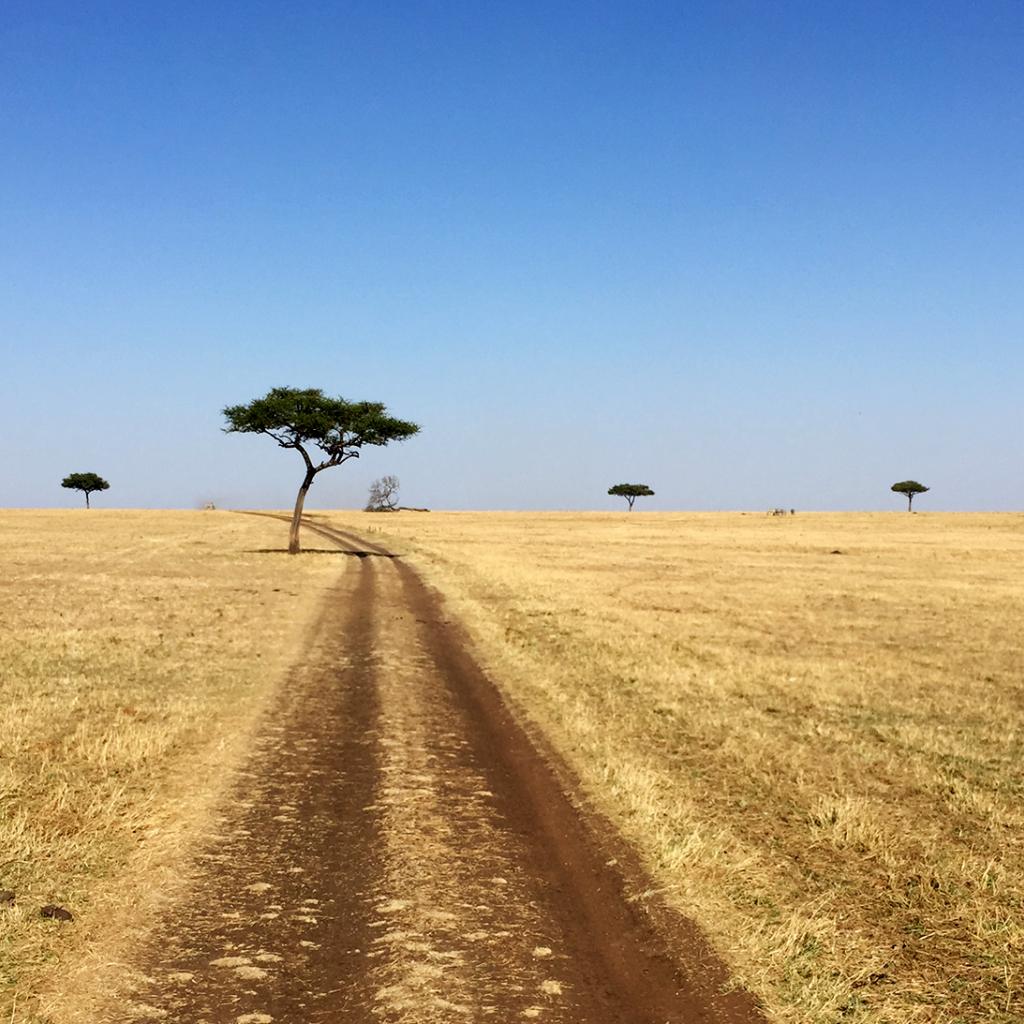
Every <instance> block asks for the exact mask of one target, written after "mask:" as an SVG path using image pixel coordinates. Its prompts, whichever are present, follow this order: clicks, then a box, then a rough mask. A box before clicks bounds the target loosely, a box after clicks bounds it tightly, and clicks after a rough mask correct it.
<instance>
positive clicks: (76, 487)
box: [60, 473, 110, 508]
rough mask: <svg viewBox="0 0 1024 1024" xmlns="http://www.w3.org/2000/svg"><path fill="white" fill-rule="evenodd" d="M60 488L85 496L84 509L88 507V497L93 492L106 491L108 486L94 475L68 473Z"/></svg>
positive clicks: (101, 478)
mask: <svg viewBox="0 0 1024 1024" xmlns="http://www.w3.org/2000/svg"><path fill="white" fill-rule="evenodd" d="M60 485H61V487H66V488H68V490H70V491H82V492H83V493H84V494H85V507H86V508H88V507H89V495H90V494H92V493H94V492H95V491H107V490H109V489H110V484H108V483H107V481H106V480H104V479H103V477H101V476H99V475H98V474H96V473H69V474H68V475H67V476H66V477H64V479H63V480H61V482H60Z"/></svg>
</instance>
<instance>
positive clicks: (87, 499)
mask: <svg viewBox="0 0 1024 1024" xmlns="http://www.w3.org/2000/svg"><path fill="white" fill-rule="evenodd" d="M85 507H86V508H88V507H89V492H88V491H86V492H85Z"/></svg>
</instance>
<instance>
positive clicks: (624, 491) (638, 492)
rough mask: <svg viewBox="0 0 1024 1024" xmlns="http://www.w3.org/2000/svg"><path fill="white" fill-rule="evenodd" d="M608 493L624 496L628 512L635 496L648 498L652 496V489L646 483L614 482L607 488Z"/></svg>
mask: <svg viewBox="0 0 1024 1024" xmlns="http://www.w3.org/2000/svg"><path fill="white" fill-rule="evenodd" d="M608 493H609V494H613V495H614V496H615V497H617V498H625V499H626V503H627V504H628V505H629V511H630V512H632V511H633V502H634V501H636V499H637V498H650V497H653V496H654V491H652V490H651V489H650V487H648V486H647V484H616V485H615V486H614V487H609V488H608Z"/></svg>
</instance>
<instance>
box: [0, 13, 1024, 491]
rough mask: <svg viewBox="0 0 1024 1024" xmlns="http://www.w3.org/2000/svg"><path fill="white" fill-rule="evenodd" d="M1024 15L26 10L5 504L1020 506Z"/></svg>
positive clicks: (13, 173) (7, 210) (9, 26)
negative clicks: (899, 491) (330, 418)
mask: <svg viewBox="0 0 1024 1024" xmlns="http://www.w3.org/2000/svg"><path fill="white" fill-rule="evenodd" d="M1022 200H1024V4H1021V3H1020V2H1012V3H998V2H988V3H986V2H979V3H968V2H966V0H964V2H961V3H942V2H921V3H891V2H886V3H871V2H856V3H854V2H850V3H831V2H829V3H820V2H807V3H795V2H794V3H769V2H759V3H729V2H716V3H703V4H702V3H674V4H659V3H633V2H629V3H627V2H620V3H600V2H588V3H576V4H564V3H563V4H560V3H550V2H545V3H522V2H521V3H478V2H468V0H467V2H465V3H432V2H417V3H386V2H381V0H373V2H365V3H341V2H338V3H330V4H328V3H284V2H281V3H266V2H264V3H261V2H248V3H231V2H218V3H215V4H211V3H207V2H202V3H199V2H178V3H173V4H155V3H103V2H97V3H90V4H82V3H49V2H46V0H29V2H24V0H7V2H6V3H4V5H3V8H2V11H0V355H2V361H0V388H2V398H3V400H2V403H0V423H2V437H3V440H2V444H0V505H64V504H76V503H77V501H78V498H77V496H76V495H73V494H71V493H70V492H66V491H62V490H61V489H60V487H59V481H60V478H61V477H62V476H63V475H64V474H65V473H67V472H69V471H72V470H95V471H97V472H100V473H102V474H103V475H104V476H106V477H107V478H108V479H109V480H110V481H111V482H112V484H113V489H112V490H111V491H110V492H108V494H106V495H104V496H103V497H102V498H100V499H99V501H98V503H100V504H107V505H121V506H136V505H142V506H168V507H173V506H185V507H189V506H192V505H194V504H195V503H196V502H197V501H200V500H202V499H206V498H212V499H214V500H216V501H217V502H218V503H221V504H226V505H245V506H257V505H274V506H285V505H289V504H290V503H291V501H292V500H293V498H294V491H295V488H296V486H297V484H298V479H299V475H300V467H299V464H298V459H297V457H296V456H295V455H294V453H290V452H279V451H278V450H276V449H274V448H273V446H272V444H271V443H270V442H269V441H266V440H264V439H258V438H243V437H238V436H227V435H223V434H221V433H220V432H219V428H220V425H221V417H220V415H219V410H220V408H221V407H222V406H223V405H225V404H228V403H235V402H239V401H245V400H247V399H249V398H251V397H254V396H255V395H257V394H261V393H263V392H264V391H265V390H266V389H268V388H269V387H271V386H274V385H279V384H287V385H294V386H302V387H306V386H320V387H323V388H324V389H326V390H328V391H330V392H333V393H337V394H342V395H344V396H346V397H350V398H372V399H379V400H383V401H386V402H387V403H388V404H389V406H390V407H391V409H392V410H393V412H394V413H396V414H397V415H400V416H404V417H407V418H412V419H416V420H418V421H420V422H421V423H422V424H423V434H422V435H421V436H420V437H419V438H417V439H415V440H413V441H411V442H408V443H407V444H405V445H403V446H401V447H398V448H395V449H386V450H376V451H370V452H368V453H367V456H366V457H365V458H364V459H363V460H362V461H361V462H356V463H350V464H348V465H346V466H345V467H343V468H342V469H340V470H334V471H332V472H331V473H328V474H324V475H323V476H321V477H320V479H319V480H318V482H317V484H316V486H315V488H314V491H313V492H312V494H311V504H313V505H320V506H328V505H332V506H334V505H358V504H361V503H362V501H363V499H364V496H365V488H366V485H367V483H368V482H369V480H370V479H372V478H373V477H375V476H379V475H382V474H383V473H388V472H393V473H397V474H398V475H399V476H400V477H401V479H402V481H403V485H404V486H403V497H404V500H406V501H408V502H410V503H413V504H427V505H431V506H434V507H438V508H440V507H453V508H460V507H461V508H514V507H525V508H588V507H589V508H618V507H619V505H620V502H618V501H614V500H613V499H611V498H608V497H607V496H606V495H605V491H606V490H607V488H608V486H609V485H610V484H612V483H616V482H618V481H620V480H639V481H644V482H648V483H650V484H651V485H653V486H654V488H655V490H656V491H657V497H656V498H655V499H652V500H650V501H649V502H648V504H647V506H646V507H648V508H652V509H653V508H755V509H759V508H763V507H766V506H769V505H784V506H787V507H788V506H796V507H798V508H890V507H891V508H899V507H900V502H901V501H902V499H899V498H898V497H897V496H896V495H891V494H890V493H889V491H888V486H889V484H890V483H892V482H893V481H894V480H898V479H903V478H905V477H908V476H909V477H915V478H917V479H919V480H922V481H923V482H925V483H927V484H930V485H931V486H932V488H933V490H932V493H931V494H929V495H927V496H926V497H925V498H922V499H920V502H919V504H920V507H921V508H922V510H925V509H927V508H962V509H972V508H1024V444H1022V425H1024V415H1022V395H1024V216H1022Z"/></svg>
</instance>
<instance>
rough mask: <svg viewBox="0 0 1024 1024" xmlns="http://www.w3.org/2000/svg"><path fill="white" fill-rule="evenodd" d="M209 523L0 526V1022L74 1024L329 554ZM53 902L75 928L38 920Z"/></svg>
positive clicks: (39, 516)
mask: <svg viewBox="0 0 1024 1024" xmlns="http://www.w3.org/2000/svg"><path fill="white" fill-rule="evenodd" d="M285 530H286V527H285V526H284V525H283V524H282V523H278V522H273V521H270V520H266V519H257V518H251V517H245V516H235V515H230V514H227V513H218V512H114V511H106V510H92V511H91V512H88V513H87V512H85V511H84V510H81V511H74V512H50V511H47V512H40V511H17V512H9V511H5V512H0V545H2V550H3V556H2V557H3V564H2V571H0V695H2V697H0V888H3V889H13V890H14V891H15V892H16V893H17V903H16V905H15V906H14V907H13V908H0V1019H3V1020H4V1021H5V1022H6V1021H18V1022H27V1021H33V1020H47V1021H55V1022H67V1021H78V1020H81V1021H88V1020H91V1019H92V1020H94V1019H95V1017H90V1012H91V1007H92V1006H93V1001H94V998H95V997H98V996H100V995H102V991H103V988H104V987H105V985H106V982H107V979H108V975H109V974H110V973H111V972H115V973H116V968H117V961H118V960H119V959H120V958H123V957H125V956H126V955H127V954H128V952H129V951H130V943H131V941H132V940H133V939H134V938H137V937H138V936H139V933H140V932H141V931H142V930H144V929H145V927H146V926H147V925H148V924H150V923H151V922H152V921H153V920H154V918H155V917H156V916H158V915H159V913H160V907H161V903H160V900H161V898H166V897H167V896H168V895H169V894H170V893H172V892H173V888H174V886H175V885H176V884H178V883H179V882H180V879H181V870H182V866H183V864H184V862H185V856H186V855H187V853H188V851H189V844H190V842H191V841H192V840H193V839H194V838H195V836H196V835H198V834H199V832H200V831H201V830H202V828H203V827H205V824H206V821H207V819H208V818H209V817H210V815H211V814H212V813H213V810H214V808H215V803H216V799H217V797H218V795H220V794H222V793H223V790H224V786H225V784H226V781H227V780H228V779H229V777H230V770H231V768H232V767H233V766H234V765H235V764H236V763H237V762H238V761H239V759H240V757H241V755H242V754H243V753H244V748H245V745H246V739H247V737H248V736H249V735H250V733H251V729H252V728H253V726H254V724H255V722H256V720H257V717H258V715H259V713H260V711H261V710H262V709H263V708H264V707H266V706H267V704H268V701H269V700H270V699H271V697H272V695H273V692H274V684H275V683H276V682H277V681H278V679H279V678H280V677H281V675H282V672H283V670H284V668H285V667H286V665H287V664H288V663H289V661H291V660H292V659H293V658H294V657H296V656H297V654H298V653H299V649H300V647H301V641H302V638H303V635H304V631H305V629H306V627H307V625H308V624H309V623H310V622H311V620H312V616H313V613H314V612H315V609H316V606H317V605H318V603H319V602H320V599H321V597H322V595H323V592H324V588H325V586H326V585H327V583H328V582H329V581H330V580H331V579H333V578H335V577H336V575H337V573H338V572H340V571H342V570H343V567H344V566H343V563H344V561H345V560H344V559H340V558H317V557H315V556H314V557H310V558H299V559H289V558H288V557H287V556H285V555H283V554H282V555H275V554H266V553H260V551H259V549H262V548H268V547H272V548H273V547H276V548H280V547H281V546H282V544H283V541H284V539H285V537H284V531H285ZM47 903H56V904H60V905H62V906H65V907H67V908H69V909H70V910H71V911H72V912H73V913H74V915H75V921H74V923H73V924H61V923H60V922H56V921H50V920H43V919H41V918H40V916H39V908H40V907H41V906H42V905H43V904H47Z"/></svg>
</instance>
